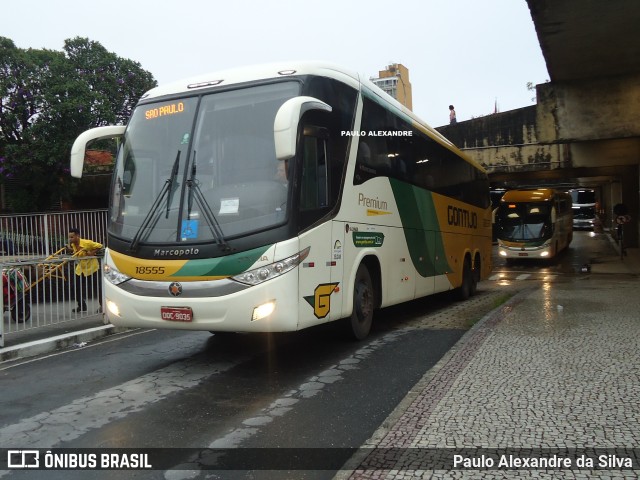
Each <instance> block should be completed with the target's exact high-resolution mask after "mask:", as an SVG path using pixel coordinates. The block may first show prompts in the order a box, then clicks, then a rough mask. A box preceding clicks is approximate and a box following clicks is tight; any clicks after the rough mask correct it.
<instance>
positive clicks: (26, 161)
mask: <svg viewBox="0 0 640 480" xmlns="http://www.w3.org/2000/svg"><path fill="white" fill-rule="evenodd" d="M154 86H156V81H155V80H154V78H153V76H152V75H151V73H149V72H147V71H145V70H143V69H142V67H141V66H140V64H139V63H138V62H134V61H132V60H128V59H123V58H120V57H118V56H117V55H116V54H114V53H111V52H108V51H107V50H106V49H105V48H104V47H103V46H102V45H100V43H98V42H94V41H90V40H89V39H87V38H80V37H77V38H74V39H71V40H66V41H65V45H64V49H63V51H62V52H57V51H52V50H46V49H42V50H36V49H27V50H23V49H19V48H17V47H16V46H15V44H14V43H13V41H11V40H10V39H7V38H4V37H0V182H3V183H6V182H7V180H11V179H12V180H13V181H14V182H16V183H17V184H18V185H19V186H20V188H19V189H14V191H12V192H11V195H10V197H11V198H9V199H8V200H9V202H10V203H11V205H12V207H13V210H14V211H16V212H25V211H34V210H47V209H49V208H51V205H53V204H56V203H58V202H59V201H60V199H63V198H65V197H68V196H69V195H70V193H71V192H72V191H73V188H74V186H75V185H76V182H77V181H76V180H73V179H71V178H70V176H69V170H68V164H69V152H70V151H71V145H72V144H73V141H74V140H75V138H76V137H77V136H78V135H79V134H80V133H82V132H83V131H84V130H87V129H89V128H93V127H98V126H103V125H108V124H122V123H125V122H126V120H127V119H128V118H129V116H130V115H131V112H132V111H133V108H134V107H135V105H136V103H137V101H138V99H139V98H140V96H141V95H142V94H143V93H144V92H146V91H147V90H149V89H150V88H152V87H154Z"/></svg>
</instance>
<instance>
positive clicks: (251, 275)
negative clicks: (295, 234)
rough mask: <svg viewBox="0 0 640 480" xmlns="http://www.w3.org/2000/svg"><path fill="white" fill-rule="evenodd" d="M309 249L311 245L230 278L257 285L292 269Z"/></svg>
mask: <svg viewBox="0 0 640 480" xmlns="http://www.w3.org/2000/svg"><path fill="white" fill-rule="evenodd" d="M310 249H311V247H307V248H305V249H304V250H302V251H301V252H298V253H296V254H295V255H292V256H290V257H287V258H284V259H282V260H280V261H278V262H274V263H272V264H270V265H264V266H262V267H258V268H254V269H253V270H247V271H246V272H243V273H241V274H240V275H236V276H234V277H231V279H232V280H235V281H236V282H240V283H246V284H247V285H258V284H260V283H262V282H266V281H267V280H271V279H272V278H275V277H279V276H280V275H282V274H284V273H287V272H288V271H290V270H293V269H294V268H295V267H297V266H298V265H299V264H300V263H301V262H302V261H303V260H304V259H305V258H307V256H308V255H309V250H310Z"/></svg>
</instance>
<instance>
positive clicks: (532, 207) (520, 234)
mask: <svg viewBox="0 0 640 480" xmlns="http://www.w3.org/2000/svg"><path fill="white" fill-rule="evenodd" d="M498 225H499V228H500V230H501V235H500V238H502V239H504V240H511V241H527V240H543V239H546V238H549V237H551V234H552V226H551V223H550V220H549V207H548V206H547V205H543V204H526V203H524V204H516V205H500V207H499V209H498Z"/></svg>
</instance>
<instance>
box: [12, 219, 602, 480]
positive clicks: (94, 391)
mask: <svg viewBox="0 0 640 480" xmlns="http://www.w3.org/2000/svg"><path fill="white" fill-rule="evenodd" d="M580 233H581V234H579V235H576V238H575V239H574V242H573V244H572V248H570V249H569V250H568V251H567V252H565V253H564V254H563V255H562V256H561V257H560V259H559V260H558V261H556V262H551V263H549V262H546V263H526V264H514V265H509V266H507V265H506V264H503V263H501V262H500V260H499V259H496V264H495V269H494V270H495V273H501V274H504V279H506V280H504V279H503V280H504V281H501V282H497V281H494V282H483V283H482V284H481V288H480V294H479V295H478V297H475V298H474V299H473V300H471V302H470V303H469V305H468V306H467V308H465V305H464V304H460V303H458V304H454V303H451V299H450V298H449V296H448V295H439V296H436V297H432V298H430V299H426V300H421V301H416V302H411V303H409V304H406V305H403V306H398V307H393V308H389V309H385V310H383V311H382V312H380V313H379V314H378V315H377V317H376V323H375V328H374V331H373V333H372V335H371V336H370V337H369V338H368V339H367V340H366V341H364V342H360V343H354V342H351V341H348V340H347V339H346V338H345V337H344V335H343V333H342V330H341V329H340V325H337V324H331V325H327V326H323V327H320V328H315V329H311V330H307V331H303V332H298V333H295V334H280V335H234V336H222V337H217V336H212V335H210V334H208V333H201V332H175V331H138V332H134V333H132V334H127V335H117V336H113V337H109V338H107V339H105V340H104V341H101V342H97V343H95V344H91V345H89V346H88V347H86V348H82V349H78V350H70V351H65V352H61V353H58V354H54V355H48V356H45V357H42V358H39V359H34V360H32V361H28V362H23V363H19V362H18V363H14V364H10V365H7V366H5V367H3V368H2V369H0V384H1V385H2V391H3V408H2V409H1V411H0V445H3V446H6V447H12V446H16V447H21V448H29V447H31V448H33V447H40V448H50V447H57V448H61V447H62V448H73V449H78V448H87V447H91V448H162V447H181V448H193V449H196V451H197V450H203V449H208V448H230V447H243V448H252V447H264V446H269V447H296V448H355V447H358V446H360V445H361V444H362V443H364V441H365V440H366V439H367V438H368V437H369V436H370V435H371V434H372V433H373V432H374V431H375V429H376V428H377V427H378V426H379V425H380V424H381V423H382V422H383V421H384V419H385V418H386V417H387V415H389V413H390V412H391V411H392V410H393V409H394V408H395V407H396V405H397V404H398V402H399V401H400V400H401V399H402V398H403V397H404V396H405V395H406V393H407V392H408V391H409V390H410V389H411V388H412V386H413V385H414V384H415V383H416V382H417V381H418V380H419V379H420V378H421V377H422V376H423V375H424V374H425V372H427V371H428V370H429V369H430V368H431V367H432V366H433V365H434V364H435V363H436V362H437V361H438V360H439V359H440V358H441V357H442V355H444V353H446V352H447V351H448V350H449V349H450V348H451V346H452V345H454V344H455V342H456V341H457V340H458V339H459V338H460V337H461V336H462V334H463V333H464V332H465V329H466V328H468V327H469V326H470V325H471V324H472V323H473V321H475V320H477V319H478V318H479V317H478V316H479V315H483V314H484V313H486V312H488V311H489V310H491V309H492V308H495V304H496V302H499V301H500V299H502V298H504V296H503V294H502V292H504V295H511V294H513V293H515V292H517V291H518V290H519V289H521V288H525V287H526V286H527V284H531V283H535V282H538V281H540V279H541V278H543V277H544V276H545V275H549V274H552V275H554V276H556V277H557V279H558V281H563V280H570V279H572V278H575V277H579V275H580V269H581V266H582V265H583V264H585V263H588V262H593V261H597V258H598V256H599V255H602V254H603V252H604V253H606V252H605V251H606V249H607V248H610V246H609V245H608V244H606V243H604V242H602V239H601V238H599V237H598V236H593V235H590V234H589V233H588V232H580ZM582 233H584V234H582ZM527 275H530V276H527ZM523 277H524V278H523ZM518 278H522V279H523V280H524V281H518V280H517V279H518ZM452 306H454V308H452ZM168 464H171V465H172V466H177V465H180V464H182V465H183V467H182V468H183V469H181V470H176V471H166V469H163V470H154V471H152V472H122V471H120V472H118V471H103V472H91V473H89V472H86V471H85V472H69V471H57V472H52V471H47V472H44V471H37V472H34V471H32V472H12V473H11V474H9V475H5V476H6V477H7V478H30V479H38V478H47V479H54V478H83V479H84V478H167V479H175V480H178V479H182V478H185V479H186V478H332V476H333V474H334V472H333V471H330V470H324V471H322V470H321V471H315V472H301V471H296V472H292V473H290V474H286V475H285V474H283V472H269V471H261V472H250V473H246V472H234V473H232V472H222V473H220V472H211V471H209V472H206V471H205V472H204V473H202V477H196V474H195V473H192V471H191V470H190V469H191V468H193V469H197V468H199V467H202V465H198V460H197V459H196V458H194V452H186V453H185V452H180V453H175V458H171V459H168ZM185 464H186V465H187V467H185V466H184V465H185Z"/></svg>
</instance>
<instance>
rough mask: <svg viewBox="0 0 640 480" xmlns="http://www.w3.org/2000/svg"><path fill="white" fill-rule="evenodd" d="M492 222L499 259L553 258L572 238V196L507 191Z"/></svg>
mask: <svg viewBox="0 0 640 480" xmlns="http://www.w3.org/2000/svg"><path fill="white" fill-rule="evenodd" d="M495 221H496V225H497V236H498V253H499V255H500V256H501V257H504V258H507V259H514V258H523V259H528V258H537V259H541V258H543V259H544V258H553V257H555V256H556V255H557V254H558V252H560V251H561V250H563V249H564V248H566V247H568V246H569V244H570V243H571V239H572V237H573V228H572V215H571V196H570V195H569V194H568V193H566V192H560V191H557V190H553V189H549V188H537V189H527V190H509V191H507V192H506V193H505V194H504V196H503V197H502V199H501V200H500V204H499V206H498V209H497V211H496V214H495Z"/></svg>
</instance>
